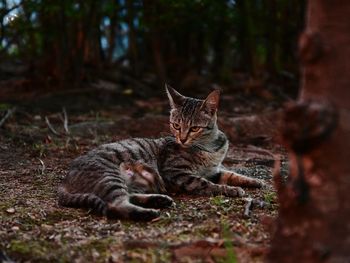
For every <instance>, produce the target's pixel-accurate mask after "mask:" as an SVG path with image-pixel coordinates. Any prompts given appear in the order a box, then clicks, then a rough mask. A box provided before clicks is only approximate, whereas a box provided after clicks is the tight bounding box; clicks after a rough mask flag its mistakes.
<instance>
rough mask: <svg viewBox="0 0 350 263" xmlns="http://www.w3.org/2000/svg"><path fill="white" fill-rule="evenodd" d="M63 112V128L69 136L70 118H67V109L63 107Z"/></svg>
mask: <svg viewBox="0 0 350 263" xmlns="http://www.w3.org/2000/svg"><path fill="white" fill-rule="evenodd" d="M62 112H63V128H64V131H65V132H66V134H69V129H68V116H67V111H66V108H64V107H63V109H62Z"/></svg>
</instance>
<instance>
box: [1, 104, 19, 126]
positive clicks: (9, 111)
mask: <svg viewBox="0 0 350 263" xmlns="http://www.w3.org/2000/svg"><path fill="white" fill-rule="evenodd" d="M15 111H16V107H14V108H12V109H8V110H7V112H6V114H5V116H4V117H3V118H2V119H1V120H0V127H1V126H2V125H4V123H5V121H6V120H7V119H8V118H9V117H10V116H11V115H12V114H13V113H14V112H15Z"/></svg>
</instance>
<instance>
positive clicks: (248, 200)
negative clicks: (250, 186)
mask: <svg viewBox="0 0 350 263" xmlns="http://www.w3.org/2000/svg"><path fill="white" fill-rule="evenodd" d="M245 201H246V203H245V205H244V213H243V216H244V217H246V218H248V217H250V212H251V209H252V206H253V198H250V197H248V198H246V199H245Z"/></svg>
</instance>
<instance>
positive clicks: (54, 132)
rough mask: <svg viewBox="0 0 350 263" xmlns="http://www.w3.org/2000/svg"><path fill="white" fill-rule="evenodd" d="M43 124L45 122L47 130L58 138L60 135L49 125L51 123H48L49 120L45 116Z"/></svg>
mask: <svg viewBox="0 0 350 263" xmlns="http://www.w3.org/2000/svg"><path fill="white" fill-rule="evenodd" d="M45 122H46V124H47V127H48V128H49V130H50V131H51V132H52V133H53V134H55V135H57V136H60V133H59V132H57V131H56V130H55V129H54V127H53V126H52V125H51V123H50V121H49V118H48V117H47V116H45Z"/></svg>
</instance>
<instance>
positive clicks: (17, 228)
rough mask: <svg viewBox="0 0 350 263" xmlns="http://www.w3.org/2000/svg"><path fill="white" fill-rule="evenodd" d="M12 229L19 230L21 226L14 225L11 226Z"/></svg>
mask: <svg viewBox="0 0 350 263" xmlns="http://www.w3.org/2000/svg"><path fill="white" fill-rule="evenodd" d="M11 229H12V231H18V230H19V227H18V226H13V227H11Z"/></svg>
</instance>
